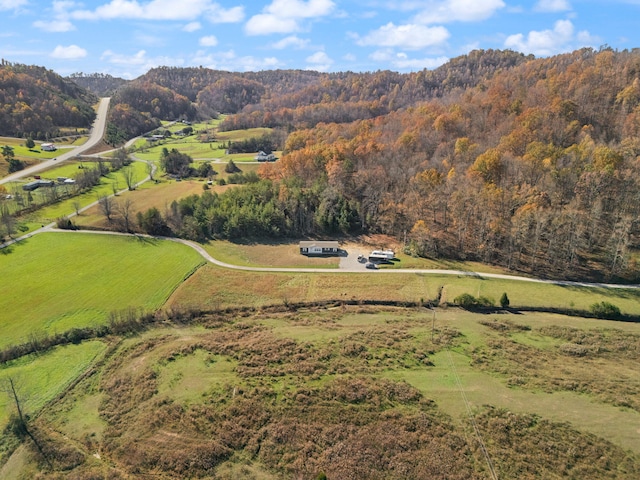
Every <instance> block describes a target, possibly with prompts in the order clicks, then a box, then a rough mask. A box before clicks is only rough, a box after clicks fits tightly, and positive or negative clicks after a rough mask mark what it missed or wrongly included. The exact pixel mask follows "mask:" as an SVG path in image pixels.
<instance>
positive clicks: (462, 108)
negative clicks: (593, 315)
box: [266, 49, 640, 279]
mask: <svg viewBox="0 0 640 480" xmlns="http://www.w3.org/2000/svg"><path fill="white" fill-rule="evenodd" d="M639 75H640V51H633V52H628V51H624V52H614V51H611V50H604V51H600V52H596V51H593V50H589V49H585V50H580V51H576V52H573V53H570V54H566V55H560V56H555V57H551V58H547V59H537V60H531V61H528V62H525V63H522V64H520V65H518V66H516V67H514V68H512V69H505V70H504V71H502V72H498V73H497V74H496V75H495V77H493V78H492V79H490V80H487V81H483V82H481V83H480V84H479V85H478V86H477V87H474V88H469V89H466V90H465V91H464V92H454V95H452V96H448V97H447V96H445V97H443V98H442V99H439V100H435V99H434V100H431V101H428V102H423V103H418V104H416V105H415V106H413V107H411V108H407V109H403V110H399V111H396V112H393V113H390V114H388V115H385V116H380V117H377V118H375V119H371V120H361V121H357V122H354V123H352V124H350V125H348V126H345V125H337V124H323V125H319V126H318V127H316V128H314V129H310V130H303V131H298V132H294V133H292V134H291V135H290V136H289V139H288V142H287V147H286V153H287V154H286V155H285V156H284V157H283V159H282V161H281V162H279V164H278V165H275V166H270V167H269V170H268V171H267V172H266V173H268V174H269V176H270V177H271V178H274V179H278V180H280V181H282V183H283V184H284V185H290V186H295V188H289V189H288V190H286V192H287V193H286V194H283V193H280V198H281V199H283V201H285V202H288V201H289V204H291V203H292V202H290V198H288V197H290V196H291V195H293V192H295V191H297V189H300V190H301V191H303V192H304V191H309V190H314V189H315V190H316V191H318V202H319V203H318V204H319V206H320V207H321V208H324V209H337V211H336V214H337V216H338V217H340V210H341V209H344V208H346V207H345V206H347V205H348V206H349V209H350V210H355V211H357V212H358V225H357V227H359V228H362V229H364V230H367V231H372V230H373V231H379V232H384V233H389V234H392V235H395V236H397V237H398V238H400V239H404V238H406V240H407V242H408V245H409V248H410V249H412V250H413V251H414V252H415V253H416V254H419V255H427V256H446V257H458V258H469V259H477V260H481V261H484V262H490V263H499V264H502V265H504V266H507V267H509V268H513V269H518V270H525V271H531V272H538V273H540V272H546V274H547V275H551V276H572V277H581V276H583V275H584V274H588V273H593V272H598V275H599V276H602V277H603V278H615V277H617V276H622V277H625V278H628V279H637V277H638V266H637V265H636V262H635V259H634V256H633V255H632V251H633V249H635V248H636V247H637V246H638V245H637V244H638V233H639V231H638V227H639V223H638V214H639V213H640V212H639V204H638V201H637V199H638V198H640V182H639V178H640V162H639V157H638V155H639V154H640V137H639V132H640V81H639V79H638V76H639ZM319 182H320V183H322V188H320V189H318V187H317V185H318V183H319ZM354 227H356V225H349V227H348V228H347V229H346V230H347V231H349V230H352V229H353V228H354Z"/></svg>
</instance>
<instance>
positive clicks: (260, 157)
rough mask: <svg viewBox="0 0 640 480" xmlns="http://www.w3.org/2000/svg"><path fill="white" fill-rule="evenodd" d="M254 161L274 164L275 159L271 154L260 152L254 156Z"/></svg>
mask: <svg viewBox="0 0 640 480" xmlns="http://www.w3.org/2000/svg"><path fill="white" fill-rule="evenodd" d="M255 160H256V161H258V162H275V161H276V160H277V158H276V156H275V155H274V154H273V153H264V152H263V151H262V150H260V151H259V152H258V154H257V155H256V156H255Z"/></svg>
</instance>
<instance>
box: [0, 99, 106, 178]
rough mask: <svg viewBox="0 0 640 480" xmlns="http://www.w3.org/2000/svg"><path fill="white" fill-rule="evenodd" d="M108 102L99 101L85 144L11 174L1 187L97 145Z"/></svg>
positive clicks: (104, 121)
mask: <svg viewBox="0 0 640 480" xmlns="http://www.w3.org/2000/svg"><path fill="white" fill-rule="evenodd" d="M110 100H111V98H109V97H105V98H101V99H100V105H99V106H98V112H97V116H96V120H95V122H94V123H93V128H92V129H91V134H90V135H89V139H88V140H87V141H86V142H85V144H84V145H80V146H79V147H75V148H72V149H69V150H68V151H65V152H64V153H61V154H60V155H58V156H57V157H56V159H55V160H45V161H44V162H40V163H38V164H37V165H33V166H31V167H29V168H25V169H24V170H20V171H19V172H15V173H12V174H11V175H8V176H6V177H4V178H2V179H0V185H2V184H3V183H7V182H12V181H15V180H18V179H20V178H24V177H29V176H31V175H34V174H36V173H38V172H41V171H43V170H46V169H47V168H51V167H54V166H55V165H57V164H59V163H61V162H64V161H65V160H68V159H70V158H73V157H75V156H76V155H80V154H81V153H82V152H85V151H87V150H89V149H90V148H92V147H94V146H95V145H97V144H98V143H99V142H100V140H102V136H103V135H104V129H105V126H106V124H107V112H108V111H109V101H110ZM65 150H66V149H65Z"/></svg>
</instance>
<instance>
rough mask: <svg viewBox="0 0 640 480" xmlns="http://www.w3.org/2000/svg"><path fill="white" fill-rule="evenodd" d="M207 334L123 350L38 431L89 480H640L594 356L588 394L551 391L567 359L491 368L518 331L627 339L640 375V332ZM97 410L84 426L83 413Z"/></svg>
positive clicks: (262, 318)
mask: <svg viewBox="0 0 640 480" xmlns="http://www.w3.org/2000/svg"><path fill="white" fill-rule="evenodd" d="M198 322H199V323H201V326H200V327H198V328H185V327H179V328H159V329H155V330H153V331H149V332H145V333H143V334H142V335H140V336H135V337H130V338H128V339H126V340H124V341H123V342H122V343H121V344H120V346H119V347H118V350H117V352H115V353H114V354H113V355H111V356H110V357H109V359H108V360H107V362H106V363H105V365H104V367H103V368H101V370H100V371H99V372H96V373H97V374H96V375H94V376H93V377H90V378H85V379H84V380H83V381H82V382H81V383H79V384H78V385H77V386H76V388H74V389H73V390H72V391H70V392H69V394H68V395H66V396H65V398H63V399H61V401H60V402H59V403H58V404H57V405H55V406H53V407H52V408H50V409H49V410H48V411H46V412H43V413H42V415H41V416H40V417H39V419H38V425H39V426H41V427H42V428H43V431H46V430H45V429H46V428H47V427H48V426H54V428H55V430H57V431H61V432H63V433H64V435H65V437H64V438H59V439H58V440H57V442H58V445H59V448H60V451H64V449H63V448H62V446H63V445H65V444H66V445H74V446H75V448H78V449H79V450H80V451H82V452H84V455H85V461H84V464H83V468H84V469H85V470H83V471H85V472H86V471H91V472H92V473H94V474H97V473H98V472H101V473H102V474H103V476H105V475H106V476H109V475H107V474H106V473H105V472H108V471H109V469H113V468H117V469H118V470H119V473H120V474H123V473H125V472H127V473H130V472H136V474H138V475H144V474H146V473H151V472H153V473H154V474H159V473H161V474H164V475H167V476H180V477H182V478H191V477H203V476H214V477H215V478H234V475H237V477H236V478H265V479H266V478H284V477H286V478H316V477H317V476H318V472H324V473H326V474H327V477H328V478H390V479H394V480H399V479H406V478H416V479H417V478H450V479H459V480H462V479H478V480H480V479H483V478H487V470H486V468H487V460H486V459H487V457H488V458H490V459H491V461H492V463H493V464H494V466H495V469H496V473H497V475H498V478H555V477H554V476H555V475H556V474H557V472H564V474H563V476H566V477H567V478H612V479H625V480H631V479H634V478H637V475H638V473H640V456H639V454H640V442H638V441H637V432H636V430H637V425H638V422H639V421H640V413H639V412H638V411H637V410H634V409H631V408H626V407H623V408H620V407H618V406H615V405H614V404H612V402H611V401H610V400H608V399H606V398H603V397H601V396H600V395H599V394H598V392H597V388H598V387H597V384H598V382H599V381H600V380H601V376H600V374H599V373H598V372H594V369H593V368H592V366H591V365H590V360H589V359H583V366H582V369H581V370H579V371H578V370H576V371H575V372H574V374H575V377H576V378H577V379H579V380H580V381H581V382H582V383H583V385H584V389H583V391H580V392H578V391H573V390H570V389H569V388H566V386H560V387H559V388H558V386H556V387H555V388H553V385H555V383H554V382H555V378H556V376H558V375H561V374H562V368H563V364H564V363H566V362H565V361H566V360H567V357H566V355H565V354H564V353H563V352H562V350H561V349H558V348H553V349H552V350H548V349H542V350H537V349H534V350H526V351H521V352H520V353H519V356H518V357H517V360H518V361H519V362H520V363H522V364H532V363H534V361H535V359H536V358H540V359H541V360H542V361H544V362H549V365H548V366H546V367H545V369H544V370H543V371H541V372H540V373H539V377H540V384H538V385H529V384H526V383H523V384H517V383H514V382H513V381H512V377H511V376H510V374H509V373H508V372H500V371H498V370H497V369H495V368H490V369H488V368H486V367H485V366H484V365H483V364H482V363H479V362H478V361H477V354H478V352H479V351H482V352H484V353H485V354H486V355H487V356H489V357H492V356H500V355H501V345H500V342H502V341H505V340H506V341H510V340H511V334H512V333H517V334H518V335H520V336H522V335H525V336H532V337H537V336H540V335H546V334H547V333H548V331H547V330H545V329H548V328H549V327H554V326H555V327H560V328H573V329H575V330H576V331H577V332H579V333H580V334H582V335H584V336H586V337H591V336H602V338H603V339H605V340H603V343H602V347H603V352H605V351H608V350H615V349H616V348H618V347H617V346H616V340H615V339H616V338H618V337H619V336H621V335H626V336H627V337H628V339H629V344H628V348H627V349H626V350H624V352H623V353H624V360H623V363H624V364H625V365H627V366H629V367H630V368H633V369H634V371H635V372H636V373H637V360H638V357H637V352H638V350H637V348H636V347H637V344H638V341H640V334H639V332H638V331H637V325H633V324H623V325H619V324H616V323H615V322H596V321H594V320H588V319H578V318H568V317H562V316H547V315H542V314H526V315H503V316H499V317H497V318H496V317H493V316H490V317H488V316H486V315H478V314H471V313H467V312H464V311H461V310H458V309H449V310H442V309H438V310H437V312H436V319H435V322H434V321H433V313H432V311H430V310H428V309H402V308H390V307H365V306H350V307H343V308H331V309H322V308H318V309H303V310H299V311H294V310H291V311H288V312H283V313H279V314H277V313H274V314H267V313H264V312H255V313H253V314H246V315H242V316H240V317H238V316H233V315H227V316H221V315H212V316H204V317H202V318H200V319H199V320H198ZM494 323H495V325H494ZM497 324H500V325H502V326H505V328H506V330H503V329H500V328H495V327H496V325H497ZM202 327H204V328H202ZM545 332H546V333H545ZM495 342H498V344H496V343H495ZM605 356H606V354H605ZM591 360H594V359H591ZM634 386H635V387H637V381H636V382H635V383H634ZM612 389H613V392H618V393H622V392H624V389H625V386H624V385H622V384H621V383H617V384H614V385H612ZM85 407H86V413H82V414H81V415H80V416H81V422H80V423H81V424H82V425H85V426H86V427H81V428H79V427H77V426H76V425H75V424H74V422H73V421H72V416H75V415H76V414H78V413H79V412H80V409H82V408H85ZM471 416H472V417H473V420H472V419H471ZM472 421H473V422H475V424H474V425H472ZM107 437H108V438H107ZM478 438H481V439H482V441H483V443H484V445H485V449H486V450H485V452H486V453H485V455H486V456H485V455H483V454H482V453H481V451H480V449H479V448H478V443H477V442H478ZM203 449H204V451H206V452H207V455H206V458H207V459H208V461H207V462H206V463H203V462H202V461H200V459H202V458H203V456H202V452H203ZM95 451H99V452H100V458H98V459H97V461H96V459H95V458H93V457H92V456H91V454H92V453H93V452H95ZM185 459H191V460H193V461H189V462H185ZM363 459H377V460H375V461H364V460H363ZM116 466H117V467H116ZM251 472H252V473H251ZM349 472H358V473H357V476H350V473H349ZM434 472H435V473H434ZM110 473H111V474H112V476H113V474H114V473H115V472H113V471H111V472H110ZM250 473H251V474H252V475H255V477H252V476H249V474H250Z"/></svg>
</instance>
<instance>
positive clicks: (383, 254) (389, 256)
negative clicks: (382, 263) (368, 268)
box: [369, 250, 396, 260]
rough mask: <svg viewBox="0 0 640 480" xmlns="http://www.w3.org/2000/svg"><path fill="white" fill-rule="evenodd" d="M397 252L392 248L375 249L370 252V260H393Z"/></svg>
mask: <svg viewBox="0 0 640 480" xmlns="http://www.w3.org/2000/svg"><path fill="white" fill-rule="evenodd" d="M394 258H396V254H395V253H394V252H393V251H392V250H374V251H373V252H371V253H370V254H369V260H393V259H394Z"/></svg>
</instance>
